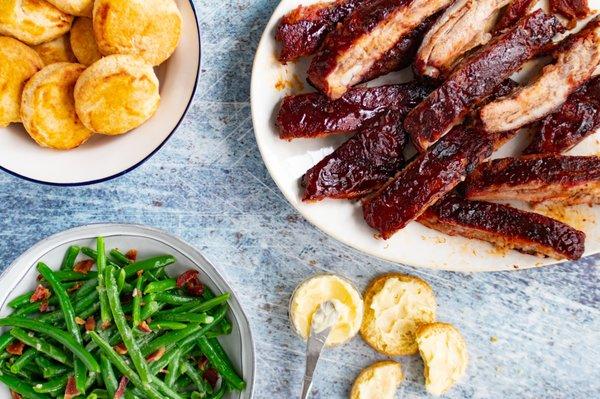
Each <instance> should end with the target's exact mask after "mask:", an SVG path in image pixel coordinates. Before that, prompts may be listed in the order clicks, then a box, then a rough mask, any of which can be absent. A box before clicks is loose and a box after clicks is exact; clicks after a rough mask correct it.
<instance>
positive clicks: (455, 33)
mask: <svg viewBox="0 0 600 399" xmlns="http://www.w3.org/2000/svg"><path fill="white" fill-rule="evenodd" d="M509 1H510V0H458V1H456V2H455V3H454V4H452V5H451V6H450V7H448V9H446V11H445V12H444V13H443V14H442V16H441V17H440V18H439V19H438V20H437V22H436V23H435V24H434V25H433V27H432V28H431V29H430V30H429V31H428V32H427V34H426V35H425V38H424V39H423V43H422V44H421V47H420V48H419V51H418V53H417V56H416V59H415V63H414V69H415V72H417V73H418V74H419V75H422V76H428V77H430V78H434V79H438V78H440V77H444V76H446V75H448V73H449V72H450V71H451V70H452V68H453V67H454V65H455V64H456V62H457V61H458V60H459V59H460V58H461V57H462V56H463V55H464V54H466V53H467V52H468V51H469V50H471V49H473V48H475V47H478V46H480V45H482V44H485V43H487V42H488V41H489V40H490V39H491V38H492V35H491V33H490V32H491V30H492V29H493V27H494V24H495V22H496V17H497V16H498V14H499V13H500V10H501V9H502V8H503V7H504V6H506V5H507V4H508V3H509Z"/></svg>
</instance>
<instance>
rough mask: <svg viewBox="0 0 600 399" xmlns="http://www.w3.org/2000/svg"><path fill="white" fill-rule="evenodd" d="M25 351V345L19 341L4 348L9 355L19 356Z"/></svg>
mask: <svg viewBox="0 0 600 399" xmlns="http://www.w3.org/2000/svg"><path fill="white" fill-rule="evenodd" d="M24 349H25V344H24V343H23V342H21V341H14V342H13V343H12V344H10V345H8V346H7V347H6V351H7V352H8V353H10V354H11V355H15V356H21V355H22V354H23V350H24Z"/></svg>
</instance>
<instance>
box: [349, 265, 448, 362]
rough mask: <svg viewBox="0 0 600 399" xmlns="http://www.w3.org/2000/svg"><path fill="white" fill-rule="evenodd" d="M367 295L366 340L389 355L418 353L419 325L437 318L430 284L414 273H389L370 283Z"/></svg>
mask: <svg viewBox="0 0 600 399" xmlns="http://www.w3.org/2000/svg"><path fill="white" fill-rule="evenodd" d="M364 298H365V315H364V318H363V323H362V326H361V328H360V334H361V336H362V337H363V339H364V340H365V341H366V342H367V343H368V344H369V345H371V347H373V349H375V350H377V351H379V352H381V353H383V354H386V355H388V356H397V355H412V354H415V353H417V351H418V348H417V344H416V342H415V331H416V329H417V327H418V326H419V324H422V323H431V322H433V321H435V314H436V301H435V295H434V293H433V290H432V289H431V287H430V286H429V284H427V283H426V282H425V281H423V280H421V279H420V278H418V277H415V276H410V275H406V274H398V273H392V274H386V275H383V276H380V277H377V278H376V279H375V280H373V281H372V282H371V284H369V286H368V287H367V289H366V292H365V295H364Z"/></svg>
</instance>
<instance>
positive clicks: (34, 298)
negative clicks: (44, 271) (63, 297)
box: [29, 284, 52, 303]
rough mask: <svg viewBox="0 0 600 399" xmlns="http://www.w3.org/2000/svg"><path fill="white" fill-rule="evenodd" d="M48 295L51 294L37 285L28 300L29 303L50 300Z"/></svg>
mask: <svg viewBox="0 0 600 399" xmlns="http://www.w3.org/2000/svg"><path fill="white" fill-rule="evenodd" d="M50 295H52V293H51V292H50V290H49V289H48V288H46V287H44V286H43V285H41V284H38V286H37V287H35V291H34V292H33V294H32V295H31V298H29V302H31V303H34V302H40V301H45V300H47V299H48V298H50Z"/></svg>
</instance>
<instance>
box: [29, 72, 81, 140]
mask: <svg viewBox="0 0 600 399" xmlns="http://www.w3.org/2000/svg"><path fill="white" fill-rule="evenodd" d="M84 70H85V65H81V64H70V63H67V62H61V63H58V64H52V65H48V66H47V67H45V68H44V69H42V70H41V71H39V72H38V73H36V74H35V75H33V77H32V78H31V79H30V80H29V82H27V84H26V85H25V90H23V99H22V100H21V119H22V120H23V125H24V126H25V130H27V132H28V133H29V135H30V136H31V137H32V138H33V139H34V140H35V141H36V142H37V143H38V144H39V145H41V146H42V147H50V148H56V149H58V150H68V149H71V148H75V147H78V146H79V145H81V144H82V143H84V142H85V141H86V140H87V139H89V138H90V137H91V136H92V134H93V133H92V132H91V131H90V130H88V129H86V127H85V126H83V124H82V123H81V121H80V120H79V118H77V114H76V113H75V101H74V98H73V88H74V87H75V82H77V79H79V76H80V75H81V73H82V72H83V71H84Z"/></svg>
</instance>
